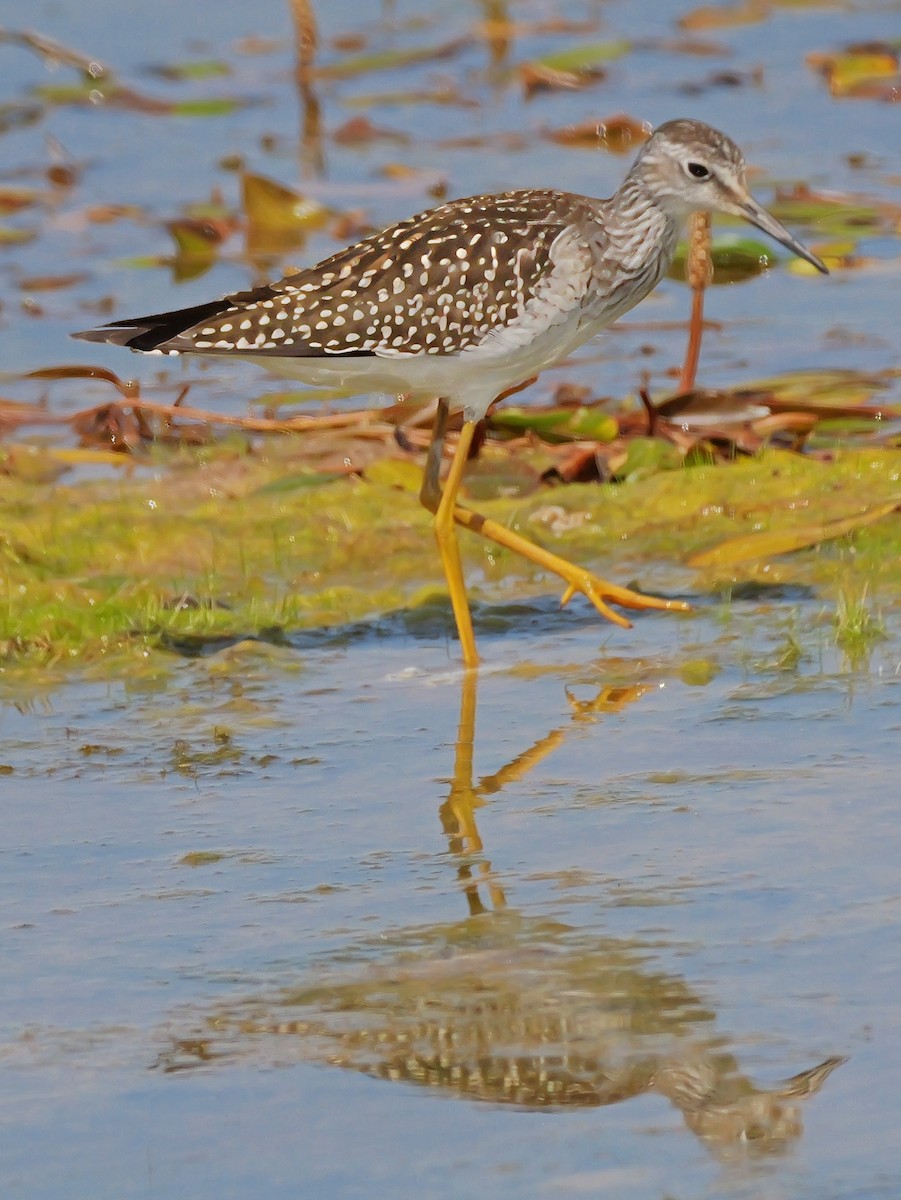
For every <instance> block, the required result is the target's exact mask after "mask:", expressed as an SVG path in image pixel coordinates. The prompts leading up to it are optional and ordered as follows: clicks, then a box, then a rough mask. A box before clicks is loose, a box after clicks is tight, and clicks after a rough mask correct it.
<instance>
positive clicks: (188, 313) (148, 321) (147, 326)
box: [72, 297, 233, 351]
mask: <svg viewBox="0 0 901 1200" xmlns="http://www.w3.org/2000/svg"><path fill="white" fill-rule="evenodd" d="M232 303H233V298H230V297H223V298H222V299H221V300H210V301H208V302H207V303H206V304H195V305H194V306H193V307H192V308H179V309H175V310H174V311H172V312H164V313H151V314H150V316H146V317H124V318H123V319H122V320H120V321H111V322H110V323H109V325H100V326H98V327H97V328H96V329H83V330H81V331H79V332H78V333H73V334H72V337H74V338H78V339H79V341H82V342H108V343H109V344H110V345H113V346H127V347H128V348H129V349H130V350H144V351H147V350H190V349H191V343H190V341H186V342H184V343H181V344H179V343H176V344H175V345H169V344H168V343H169V342H171V341H172V340H173V339H174V338H177V337H179V335H181V334H183V333H187V331H188V330H190V329H193V328H194V326H195V325H197V324H199V323H200V322H201V321H208V320H209V319H210V317H214V316H216V315H217V314H218V313H221V312H224V311H225V309H227V308H230V307H231V305H232Z"/></svg>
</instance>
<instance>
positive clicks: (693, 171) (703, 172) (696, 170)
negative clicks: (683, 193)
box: [688, 162, 710, 179]
mask: <svg viewBox="0 0 901 1200" xmlns="http://www.w3.org/2000/svg"><path fill="white" fill-rule="evenodd" d="M688 173H689V175H693V176H694V177H695V179H709V178H710V168H709V167H705V166H704V164H703V163H699V162H690V163H689V164H688Z"/></svg>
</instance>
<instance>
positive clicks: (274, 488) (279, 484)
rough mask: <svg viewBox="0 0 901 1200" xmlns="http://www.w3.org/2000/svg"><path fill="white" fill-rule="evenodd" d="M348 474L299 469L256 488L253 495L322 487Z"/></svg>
mask: <svg viewBox="0 0 901 1200" xmlns="http://www.w3.org/2000/svg"><path fill="white" fill-rule="evenodd" d="M345 478H346V476H345V475H342V474H340V473H339V472H337V471H297V472H296V473H295V474H293V475H282V476H281V478H280V479H273V480H271V481H270V482H269V483H264V484H263V485H262V487H258V488H256V489H254V491H252V492H251V493H250V494H251V495H252V496H269V495H279V494H280V493H282V492H296V491H300V490H301V489H302V488H312V487H322V485H323V484H326V483H334V482H335V480H336V479H345Z"/></svg>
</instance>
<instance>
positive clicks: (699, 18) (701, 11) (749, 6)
mask: <svg viewBox="0 0 901 1200" xmlns="http://www.w3.org/2000/svg"><path fill="white" fill-rule="evenodd" d="M771 9H772V5H771V4H770V3H769V2H768V0H743V3H740V4H736V5H733V6H732V7H731V8H730V7H728V6H727V5H723V4H715V5H714V4H705V5H702V6H701V7H700V8H695V9H692V11H691V12H689V13H686V14H685V16H684V17H680V18H679V20H678V21H677V22H676V24H677V25H678V26H679V28H680V29H690V30H698V29H725V28H731V27H732V26H733V25H753V24H755V23H756V22H757V21H762V20H764V19H765V18H766V17H768V16H769V15H770V11H771Z"/></svg>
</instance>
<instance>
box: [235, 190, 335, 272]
mask: <svg viewBox="0 0 901 1200" xmlns="http://www.w3.org/2000/svg"><path fill="white" fill-rule="evenodd" d="M241 198H242V204H243V207H244V212H245V213H246V214H247V241H248V245H249V246H250V248H251V252H252V253H264V254H265V253H280V252H281V251H283V250H285V249H287V248H288V247H297V246H301V245H303V242H304V241H305V239H306V236H307V234H308V233H310V232H312V231H313V230H315V229H321V228H322V227H323V226H324V225H325V223H326V222H327V221H328V218H329V215H330V214H329V210H328V209H327V208H326V207H325V206H324V205H322V204H320V203H319V202H318V201H316V200H311V199H310V198H309V197H307V196H302V195H301V194H300V193H299V192H296V191H294V190H293V189H292V188H289V187H285V185H284V184H282V183H277V182H276V181H275V180H273V179H266V178H265V177H264V176H262V175H251V174H249V173H245V174H244V175H243V176H242V179H241Z"/></svg>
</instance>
